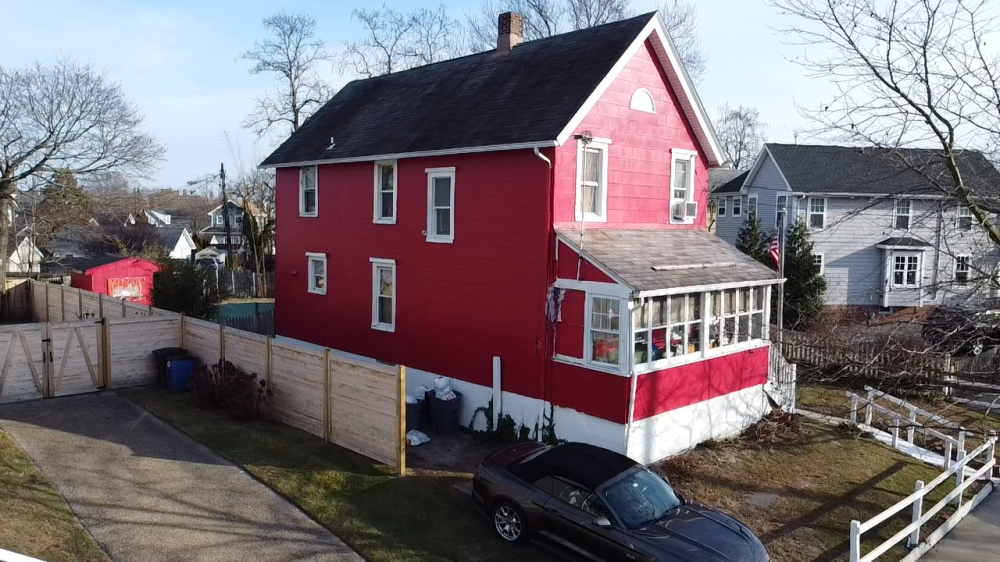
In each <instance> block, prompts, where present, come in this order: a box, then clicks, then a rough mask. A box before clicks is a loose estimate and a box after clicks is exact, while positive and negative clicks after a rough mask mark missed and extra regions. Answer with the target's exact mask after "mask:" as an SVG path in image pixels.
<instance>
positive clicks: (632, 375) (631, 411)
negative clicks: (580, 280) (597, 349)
mask: <svg viewBox="0 0 1000 562" xmlns="http://www.w3.org/2000/svg"><path fill="white" fill-rule="evenodd" d="M628 298H629V301H628V302H629V305H630V306H629V315H628V316H629V321H628V325H629V330H630V331H631V337H630V338H629V346H630V347H631V348H632V353H633V354H634V353H635V323H634V321H633V320H632V313H633V312H634V311H633V310H632V307H631V303H633V302H635V295H634V294H632V295H629V297H628ZM629 363H630V365H629V367H628V370H629V379H631V380H630V381H629V396H628V418H627V419H626V420H625V456H626V457H627V456H629V450H628V445H629V442H631V440H632V422H634V421H635V388H636V386H637V384H638V379H639V375H638V374H636V372H635V358H634V357H633V358H631V361H629Z"/></svg>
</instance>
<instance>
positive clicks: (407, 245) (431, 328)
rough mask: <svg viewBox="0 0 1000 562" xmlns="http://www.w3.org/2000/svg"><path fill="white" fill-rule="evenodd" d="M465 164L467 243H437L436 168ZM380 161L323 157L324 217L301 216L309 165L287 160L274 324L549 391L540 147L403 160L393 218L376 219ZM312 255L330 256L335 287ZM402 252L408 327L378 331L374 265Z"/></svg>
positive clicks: (288, 331)
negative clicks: (432, 185)
mask: <svg viewBox="0 0 1000 562" xmlns="http://www.w3.org/2000/svg"><path fill="white" fill-rule="evenodd" d="M451 166H454V167H456V180H455V190H456V191H455V207H456V209H455V241H454V243H453V244H435V243H429V242H427V241H426V240H425V237H424V235H423V234H422V232H423V231H425V230H426V229H427V174H426V172H425V169H426V168H435V167H451ZM373 178H374V172H373V164H372V163H371V162H365V163H357V164H338V165H327V166H321V167H320V168H319V182H318V185H319V194H318V200H319V213H318V214H319V216H318V217H317V218H302V217H299V216H298V208H299V201H298V197H299V195H298V170H297V169H280V170H278V190H277V209H278V217H277V220H278V223H279V224H281V227H280V228H279V229H278V231H277V247H278V250H279V251H278V252H277V271H276V284H275V285H276V299H277V302H278V303H280V304H279V305H278V306H277V308H276V318H275V322H276V329H277V332H278V333H279V334H281V335H283V336H289V337H293V338H298V339H302V340H306V341H310V342H314V343H318V344H321V345H327V346H331V347H334V348H337V349H342V350H345V351H349V352H353V353H358V354H361V355H366V356H369V357H374V358H377V359H381V360H384V361H389V362H394V363H401V364H405V365H407V366H409V367H412V368H416V369H421V370H424V371H429V372H433V373H437V374H440V375H446V376H451V377H455V378H457V379H461V380H465V381H469V382H473V383H476V384H481V385H487V386H488V385H491V384H492V358H493V356H500V358H501V360H502V364H503V372H504V379H503V381H504V390H506V391H510V392H516V393H518V394H522V395H526V396H532V397H540V396H541V381H542V372H543V365H544V355H545V349H544V345H543V344H544V342H545V314H544V311H545V297H546V287H547V280H546V277H547V271H546V269H547V268H546V262H547V259H548V258H547V245H546V244H547V236H549V235H550V229H549V226H548V225H549V218H548V197H547V191H546V190H547V187H548V180H549V168H548V166H547V165H546V164H545V163H544V162H542V161H541V160H539V159H538V158H537V157H536V156H535V155H534V154H533V153H532V152H531V151H528V150H524V151H509V152H496V153H489V154H468V155H459V156H449V157H438V158H415V159H406V160H400V161H399V162H398V183H397V185H398V188H397V189H398V204H397V221H396V224H395V225H384V224H373V223H372V216H373V209H372V205H373V196H374V195H373V194H374V187H373V183H374V179H373ZM306 252H318V253H326V254H327V275H328V279H327V294H326V295H317V294H311V293H309V292H308V291H307V259H306V255H305V254H306ZM373 257H374V258H386V259H395V260H396V329H395V332H392V333H389V332H382V331H378V330H373V329H372V328H371V321H372V305H371V297H372V265H371V263H370V262H369V258H373Z"/></svg>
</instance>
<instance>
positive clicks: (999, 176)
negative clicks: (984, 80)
mask: <svg viewBox="0 0 1000 562" xmlns="http://www.w3.org/2000/svg"><path fill="white" fill-rule="evenodd" d="M938 154H939V153H937V152H935V151H933V150H922V149H905V150H897V151H889V150H887V149H874V148H857V147H843V146H818V145H788V144H772V143H769V144H766V145H765V146H764V148H763V150H762V151H761V153H760V155H759V156H758V157H757V159H756V160H755V162H754V165H753V167H752V168H751V169H750V170H747V171H745V172H743V173H741V174H740V175H738V176H736V177H735V178H733V179H732V180H730V181H728V182H726V183H724V184H723V185H721V186H719V187H717V188H716V189H715V191H714V192H713V201H714V203H715V205H716V209H717V215H718V216H717V219H716V235H717V236H719V237H720V238H722V239H723V240H725V241H726V242H728V243H730V244H733V245H735V244H736V238H737V235H738V233H739V229H740V227H741V226H742V225H743V224H744V221H746V219H747V216H748V215H749V213H750V210H751V209H756V212H757V214H758V216H759V217H760V219H761V223H762V227H763V229H764V230H765V231H769V232H774V231H775V230H776V229H777V227H778V225H780V224H781V222H782V218H783V214H784V213H785V212H787V213H789V214H788V217H787V220H788V223H787V224H788V225H791V224H792V223H793V222H794V221H795V220H796V219H797V218H802V220H804V221H805V222H806V224H807V225H808V226H809V228H810V231H811V236H812V241H813V244H814V255H815V259H816V262H817V263H818V264H819V266H820V271H821V273H822V275H823V276H824V277H825V278H826V282H827V295H826V304H827V306H831V307H850V308H863V309H868V310H887V309H892V310H895V309H899V308H904V307H921V306H928V305H941V304H946V305H954V306H983V305H986V304H987V303H988V302H992V301H993V300H994V298H995V297H996V296H997V294H996V293H997V290H996V270H997V263H998V259H1000V253H998V251H997V248H996V247H995V245H994V244H992V243H990V241H989V240H988V239H987V236H986V232H985V231H984V230H983V229H982V228H981V227H980V226H979V225H978V224H977V223H976V221H975V220H974V219H973V217H972V215H971V213H970V212H969V209H968V208H966V207H963V206H960V205H959V204H958V203H957V202H956V201H955V200H954V199H953V198H951V197H949V196H948V193H950V192H951V189H949V186H950V185H951V183H952V182H951V180H950V175H948V174H947V170H946V169H945V167H944V164H943V161H942V160H941V158H940V156H939V155H938ZM959 168H960V170H961V172H962V175H963V179H964V180H965V183H966V185H969V186H970V187H972V188H973V191H974V193H976V194H977V195H986V196H989V198H990V199H995V195H996V193H997V192H998V191H1000V173H998V172H997V170H996V169H995V168H994V167H993V166H992V165H991V164H990V163H989V161H988V160H987V159H986V158H985V157H984V156H983V155H982V154H981V153H979V152H973V151H968V152H964V153H963V154H962V155H961V159H960V163H959Z"/></svg>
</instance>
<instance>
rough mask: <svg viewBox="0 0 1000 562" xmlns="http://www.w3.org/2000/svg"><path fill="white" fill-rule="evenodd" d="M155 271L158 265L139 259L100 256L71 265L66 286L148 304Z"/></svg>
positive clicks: (158, 268) (151, 302)
mask: <svg viewBox="0 0 1000 562" xmlns="http://www.w3.org/2000/svg"><path fill="white" fill-rule="evenodd" d="M159 270H160V266H159V264H157V263H155V262H151V261H149V260H144V259H141V258H123V257H121V256H102V257H99V258H93V259H89V260H85V261H82V262H79V263H77V264H75V265H74V266H73V271H72V274H71V275H72V276H71V278H70V286H72V287H77V288H80V289H84V290H86V291H93V292H95V293H101V294H104V295H108V296H109V297H114V298H116V299H125V300H127V301H129V302H135V303H139V304H145V305H151V304H153V300H152V294H153V274H154V273H156V272H157V271H159Z"/></svg>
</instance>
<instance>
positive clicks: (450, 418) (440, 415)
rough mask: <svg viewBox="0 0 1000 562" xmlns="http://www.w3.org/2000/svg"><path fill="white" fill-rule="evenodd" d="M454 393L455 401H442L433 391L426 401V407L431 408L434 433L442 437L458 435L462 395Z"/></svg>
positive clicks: (428, 394) (429, 393)
mask: <svg viewBox="0 0 1000 562" xmlns="http://www.w3.org/2000/svg"><path fill="white" fill-rule="evenodd" d="M452 392H454V393H455V399H454V400H441V399H440V398H438V397H437V396H435V395H434V391H433V390H431V391H429V392H428V393H427V399H426V400H425V401H424V402H425V404H426V406H425V407H430V414H431V415H430V418H431V425H432V426H433V427H434V431H436V432H438V433H440V434H442V435H453V434H455V433H458V411H459V409H460V408H461V407H462V393H461V392H457V391H454V390H453V391H452Z"/></svg>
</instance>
